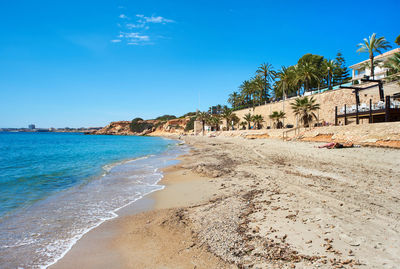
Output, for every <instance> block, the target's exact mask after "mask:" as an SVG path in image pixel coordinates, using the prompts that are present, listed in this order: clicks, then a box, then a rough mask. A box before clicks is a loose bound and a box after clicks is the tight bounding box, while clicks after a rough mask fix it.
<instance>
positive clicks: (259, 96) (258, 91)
mask: <svg viewBox="0 0 400 269" xmlns="http://www.w3.org/2000/svg"><path fill="white" fill-rule="evenodd" d="M250 85H251V88H252V92H253V109H254V107H255V102H256V101H257V103H259V104H260V103H262V102H263V101H264V100H266V99H267V98H268V97H269V94H268V91H267V92H264V81H263V79H262V77H261V76H259V75H257V76H255V77H254V78H253V79H252V80H251V81H250Z"/></svg>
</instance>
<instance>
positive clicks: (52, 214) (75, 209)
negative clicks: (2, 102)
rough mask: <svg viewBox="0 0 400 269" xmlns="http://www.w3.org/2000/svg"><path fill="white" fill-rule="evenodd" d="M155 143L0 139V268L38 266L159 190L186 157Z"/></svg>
mask: <svg viewBox="0 0 400 269" xmlns="http://www.w3.org/2000/svg"><path fill="white" fill-rule="evenodd" d="M176 143H177V142H176V141H173V140H167V139H162V138H155V137H135V136H91V135H83V134H72V133H0V264H1V265H2V266H5V268H16V267H24V268H43V267H46V266H47V265H49V264H52V263H54V262H55V261H57V260H58V259H59V258H60V257H62V256H63V255H64V254H65V253H66V252H67V251H68V250H69V249H70V248H71V246H72V245H73V244H74V243H75V242H76V241H77V240H78V239H79V238H80V237H81V236H82V235H83V234H84V233H86V232H87V231H89V230H90V229H92V228H94V227H96V226H98V225H99V224H100V223H102V222H103V221H105V220H107V219H110V218H113V217H115V216H116V213H115V212H116V211H117V210H118V209H119V208H121V207H123V206H126V205H127V204H130V203H132V202H134V201H136V200H137V199H140V198H141V197H143V195H145V194H147V193H150V192H152V191H155V190H159V189H161V188H162V186H160V185H157V182H158V181H159V180H160V179H161V177H162V174H161V173H160V172H159V169H160V168H161V167H164V166H166V165H169V164H172V163H173V162H174V161H173V160H174V159H175V158H176V157H177V156H178V155H179V154H181V153H182V152H183V149H182V148H179V147H178V146H177V145H176Z"/></svg>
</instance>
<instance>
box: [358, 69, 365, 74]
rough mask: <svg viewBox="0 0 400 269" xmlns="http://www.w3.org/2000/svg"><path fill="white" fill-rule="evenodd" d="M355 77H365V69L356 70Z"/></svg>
mask: <svg viewBox="0 0 400 269" xmlns="http://www.w3.org/2000/svg"><path fill="white" fill-rule="evenodd" d="M356 75H357V76H363V75H365V69H357V70H356Z"/></svg>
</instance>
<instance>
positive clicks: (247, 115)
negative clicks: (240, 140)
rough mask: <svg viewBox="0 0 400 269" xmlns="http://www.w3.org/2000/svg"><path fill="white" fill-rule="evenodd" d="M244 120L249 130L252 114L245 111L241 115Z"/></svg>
mask: <svg viewBox="0 0 400 269" xmlns="http://www.w3.org/2000/svg"><path fill="white" fill-rule="evenodd" d="M243 119H244V121H245V122H247V130H250V123H251V122H252V116H251V114H250V113H247V114H245V115H244V117H243Z"/></svg>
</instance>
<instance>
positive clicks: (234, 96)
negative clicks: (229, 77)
mask: <svg viewBox="0 0 400 269" xmlns="http://www.w3.org/2000/svg"><path fill="white" fill-rule="evenodd" d="M239 98H240V95H239V93H238V92H233V93H231V94H229V98H228V103H229V104H231V106H232V108H236V107H238V105H239Z"/></svg>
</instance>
